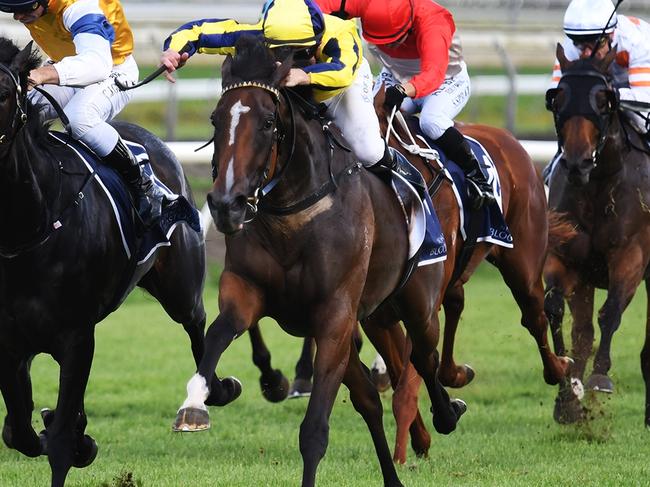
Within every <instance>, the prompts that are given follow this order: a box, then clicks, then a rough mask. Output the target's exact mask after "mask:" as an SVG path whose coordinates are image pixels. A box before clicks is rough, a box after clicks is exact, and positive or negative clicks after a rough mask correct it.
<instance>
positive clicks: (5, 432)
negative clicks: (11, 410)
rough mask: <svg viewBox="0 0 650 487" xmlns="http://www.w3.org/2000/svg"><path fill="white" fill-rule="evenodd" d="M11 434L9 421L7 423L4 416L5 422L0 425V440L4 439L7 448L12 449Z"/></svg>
mask: <svg viewBox="0 0 650 487" xmlns="http://www.w3.org/2000/svg"><path fill="white" fill-rule="evenodd" d="M11 436H12V435H11V426H9V423H7V417H6V416H5V422H4V425H3V426H2V441H4V444H5V445H7V448H10V449H12V450H13V448H14V445H13V441H12V437H11Z"/></svg>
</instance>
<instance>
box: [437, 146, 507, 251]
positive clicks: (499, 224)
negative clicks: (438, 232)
mask: <svg viewBox="0 0 650 487" xmlns="http://www.w3.org/2000/svg"><path fill="white" fill-rule="evenodd" d="M465 138H466V139H467V141H468V142H469V145H470V147H471V148H472V152H473V153H474V156H475V157H476V159H477V160H478V161H479V163H480V164H481V166H482V169H483V171H484V172H485V173H486V175H487V180H488V182H489V183H490V184H491V185H492V190H493V191H494V197H495V198H496V204H491V205H488V206H483V207H482V208H481V209H480V210H478V213H479V216H480V217H481V218H482V222H481V226H480V228H479V232H478V235H477V238H476V241H477V242H489V243H492V244H494V245H500V246H501V247H507V248H512V247H513V246H514V244H513V239H512V234H511V233H510V229H509V228H508V225H507V224H506V222H505V219H504V218H503V201H502V199H501V183H500V181H499V173H498V172H497V170H496V167H494V162H493V161H492V158H491V157H490V155H489V154H488V152H487V151H486V150H485V148H484V147H483V146H482V145H481V144H480V143H479V142H478V141H477V140H475V139H472V138H471V137H467V136H465ZM426 140H427V143H428V144H429V145H430V146H431V148H433V149H435V150H436V151H437V152H438V155H439V160H438V164H439V165H440V168H441V169H442V170H443V171H444V172H445V174H446V175H447V177H448V178H449V179H450V180H451V181H453V189H454V194H455V195H456V200H457V201H458V206H459V208H460V223H461V234H462V236H463V239H464V240H467V234H468V231H469V230H468V227H469V222H470V218H471V217H472V216H473V213H472V211H471V208H472V205H471V202H470V201H469V196H468V194H467V184H466V182H465V173H464V172H463V171H462V169H461V168H460V167H459V166H458V165H457V164H456V163H455V162H454V161H452V160H451V159H449V158H447V156H446V155H445V154H444V152H442V150H441V149H440V148H439V147H438V146H436V145H435V144H434V143H432V142H431V141H430V140H429V139H426Z"/></svg>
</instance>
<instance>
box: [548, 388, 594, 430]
mask: <svg viewBox="0 0 650 487" xmlns="http://www.w3.org/2000/svg"><path fill="white" fill-rule="evenodd" d="M586 415H587V412H586V410H585V408H584V407H583V405H582V404H581V403H580V400H579V399H578V398H577V397H576V396H575V394H573V392H571V391H568V392H566V393H565V392H561V393H560V394H558V396H557V397H556V398H555V407H554V408H553V419H554V420H555V421H556V422H558V423H560V424H573V423H578V422H580V421H583V420H584V419H585V417H586Z"/></svg>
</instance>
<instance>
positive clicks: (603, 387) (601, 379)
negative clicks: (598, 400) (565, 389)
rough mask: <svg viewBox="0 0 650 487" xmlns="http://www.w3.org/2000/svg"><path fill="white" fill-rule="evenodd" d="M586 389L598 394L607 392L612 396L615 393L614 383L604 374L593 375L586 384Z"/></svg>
mask: <svg viewBox="0 0 650 487" xmlns="http://www.w3.org/2000/svg"><path fill="white" fill-rule="evenodd" d="M585 389H590V390H592V391H597V392H606V393H607V394H611V393H612V392H614V383H613V382H612V381H611V379H610V378H609V377H607V376H606V375H603V374H591V376H590V377H589V379H587V382H586V384H585Z"/></svg>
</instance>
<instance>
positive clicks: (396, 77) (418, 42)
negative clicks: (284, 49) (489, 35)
mask: <svg viewBox="0 0 650 487" xmlns="http://www.w3.org/2000/svg"><path fill="white" fill-rule="evenodd" d="M316 2H317V3H318V4H319V5H320V7H321V9H322V10H323V12H325V13H329V14H332V15H336V16H339V17H342V18H346V19H347V18H354V17H358V18H360V19H361V27H362V29H363V37H364V39H365V40H366V41H367V42H368V43H369V45H370V50H371V52H373V54H374V55H375V56H376V57H377V58H378V59H379V60H380V61H381V63H382V64H383V69H382V71H381V73H380V75H379V81H380V83H377V84H376V86H375V89H376V90H378V89H379V87H380V86H381V82H383V83H384V84H385V85H386V86H388V88H387V90H386V105H387V107H388V108H389V110H392V108H393V107H397V108H400V107H401V108H402V109H403V110H404V111H406V112H407V113H414V112H416V111H419V112H420V128H421V129H422V131H423V132H424V133H425V134H426V135H427V136H428V137H429V138H431V139H432V140H433V141H434V142H435V143H436V144H437V145H438V146H439V147H440V148H441V149H442V150H443V151H444V152H445V153H446V154H447V155H448V156H449V157H450V158H451V159H452V160H454V161H455V162H456V163H457V164H458V165H459V166H460V167H461V168H462V169H463V171H464V172H465V175H466V176H467V178H468V179H469V180H470V181H471V182H472V183H473V186H474V190H475V191H474V197H475V205H476V206H480V205H481V204H486V203H491V202H493V201H494V194H493V192H492V187H491V185H490V184H489V183H488V181H487V178H486V175H485V174H484V172H483V171H482V168H481V166H480V164H479V162H478V161H477V160H476V158H475V157H474V154H473V153H472V151H471V149H470V147H469V144H468V142H467V141H466V140H465V138H464V137H463V136H462V134H461V133H460V132H459V131H458V130H457V129H456V128H455V127H454V121H453V119H454V117H455V116H456V115H458V113H460V111H461V109H462V108H463V107H464V106H465V104H466V103H467V100H468V99H469V96H470V81H469V75H468V73H467V66H466V65H465V62H464V60H463V57H462V49H461V46H460V41H459V39H458V37H457V36H455V35H454V34H455V32H456V26H455V24H454V20H453V17H452V15H451V13H449V11H447V10H446V9H445V8H443V7H442V6H440V5H438V4H437V3H435V2H433V1H431V0H316Z"/></svg>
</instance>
